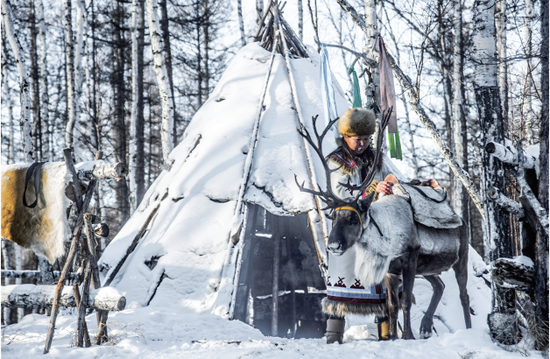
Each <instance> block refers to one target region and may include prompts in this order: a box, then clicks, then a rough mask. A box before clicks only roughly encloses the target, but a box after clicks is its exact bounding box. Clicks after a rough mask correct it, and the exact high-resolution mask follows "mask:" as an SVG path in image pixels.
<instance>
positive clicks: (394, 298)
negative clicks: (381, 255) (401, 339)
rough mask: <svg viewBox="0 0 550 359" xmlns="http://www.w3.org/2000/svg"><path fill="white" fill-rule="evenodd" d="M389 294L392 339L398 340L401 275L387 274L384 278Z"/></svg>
mask: <svg viewBox="0 0 550 359" xmlns="http://www.w3.org/2000/svg"><path fill="white" fill-rule="evenodd" d="M384 282H385V283H386V289H387V294H388V314H389V315H388V317H389V322H390V338H389V339H391V340H394V339H397V315H398V313H399V296H398V293H399V275H398V274H393V273H387V274H386V276H385V277H384Z"/></svg>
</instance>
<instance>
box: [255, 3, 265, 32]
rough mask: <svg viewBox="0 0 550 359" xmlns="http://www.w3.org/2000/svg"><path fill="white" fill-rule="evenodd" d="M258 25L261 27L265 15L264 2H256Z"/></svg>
mask: <svg viewBox="0 0 550 359" xmlns="http://www.w3.org/2000/svg"><path fill="white" fill-rule="evenodd" d="M256 14H257V15H256V25H258V26H259V25H260V21H262V16H263V14H264V0H256Z"/></svg>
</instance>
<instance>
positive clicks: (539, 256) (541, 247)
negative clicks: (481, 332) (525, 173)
mask: <svg viewBox="0 0 550 359" xmlns="http://www.w3.org/2000/svg"><path fill="white" fill-rule="evenodd" d="M540 4H541V37H542V41H541V44H542V46H541V64H542V69H541V82H542V84H541V95H542V96H541V97H542V108H541V118H540V133H539V138H540V157H539V161H540V178H539V196H538V197H539V202H540V204H541V205H542V207H543V208H544V209H546V213H548V181H549V179H548V111H549V107H548V98H549V96H550V94H549V91H548V73H549V68H548V67H549V66H548V61H549V57H548V41H549V38H548V1H541V2H540ZM535 304H536V311H535V313H536V316H537V319H538V321H539V323H540V324H541V325H540V328H545V330H542V332H541V333H540V337H537V341H536V343H535V346H536V349H538V350H544V349H548V236H545V235H542V233H541V231H539V236H537V241H536V244H535Z"/></svg>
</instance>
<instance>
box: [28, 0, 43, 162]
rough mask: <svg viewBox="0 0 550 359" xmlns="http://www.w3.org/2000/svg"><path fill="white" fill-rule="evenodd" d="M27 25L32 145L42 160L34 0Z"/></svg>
mask: <svg viewBox="0 0 550 359" xmlns="http://www.w3.org/2000/svg"><path fill="white" fill-rule="evenodd" d="M29 15H30V16H29V25H30V35H31V39H30V40H31V44H30V45H31V47H30V60H31V68H30V72H31V77H30V87H31V93H32V117H33V121H32V146H33V150H34V153H35V156H36V159H37V160H38V161H41V160H42V155H43V154H42V144H41V141H42V133H41V132H42V131H41V126H42V123H41V121H40V87H39V78H38V52H37V50H38V45H37V37H38V29H37V28H36V9H35V6H34V0H30V4H29Z"/></svg>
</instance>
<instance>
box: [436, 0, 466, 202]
mask: <svg viewBox="0 0 550 359" xmlns="http://www.w3.org/2000/svg"><path fill="white" fill-rule="evenodd" d="M444 6H445V4H444V3H443V0H438V4H437V14H438V23H439V56H440V59H439V62H440V67H441V77H442V81H443V99H444V100H445V107H444V108H445V115H444V120H445V127H446V128H447V147H449V148H454V143H453V142H454V141H453V140H454V139H453V131H452V124H451V108H452V105H451V101H452V100H451V98H452V97H453V86H452V81H451V75H450V74H449V67H450V66H449V64H448V63H447V61H446V59H447V53H448V52H447V44H446V43H445V34H446V33H447V32H448V31H449V29H448V28H447V24H446V23H445V13H444V11H445V9H444ZM457 161H458V160H457ZM459 164H461V163H460V162H459ZM461 165H462V164H461ZM453 181H454V176H453V172H452V171H451V182H453ZM452 195H453V197H454V192H453V193H452Z"/></svg>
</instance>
